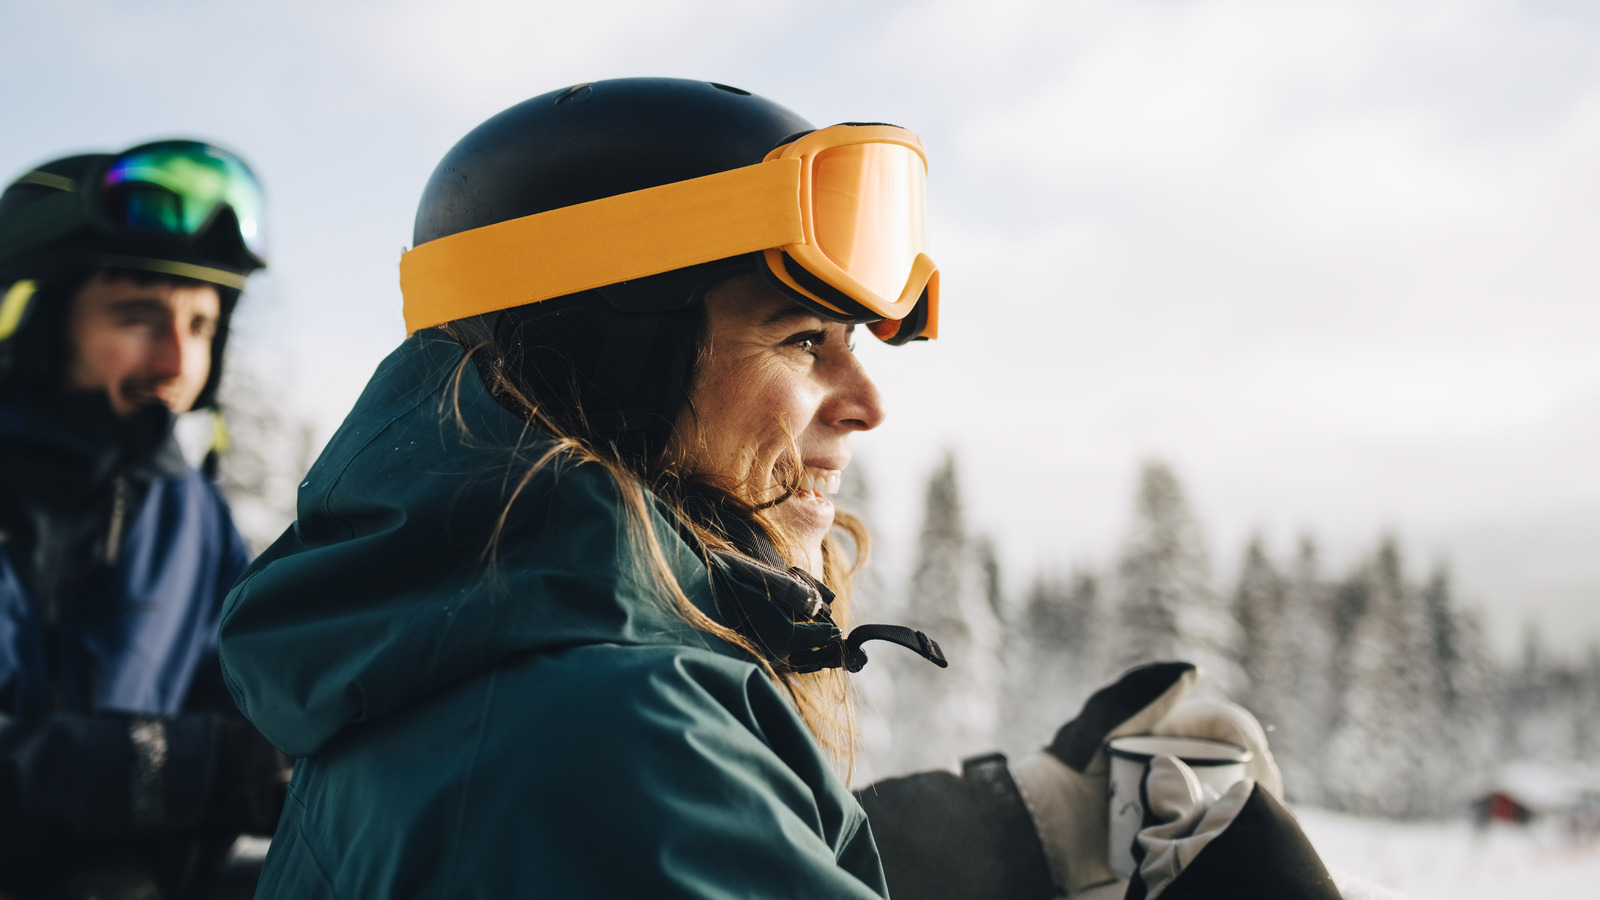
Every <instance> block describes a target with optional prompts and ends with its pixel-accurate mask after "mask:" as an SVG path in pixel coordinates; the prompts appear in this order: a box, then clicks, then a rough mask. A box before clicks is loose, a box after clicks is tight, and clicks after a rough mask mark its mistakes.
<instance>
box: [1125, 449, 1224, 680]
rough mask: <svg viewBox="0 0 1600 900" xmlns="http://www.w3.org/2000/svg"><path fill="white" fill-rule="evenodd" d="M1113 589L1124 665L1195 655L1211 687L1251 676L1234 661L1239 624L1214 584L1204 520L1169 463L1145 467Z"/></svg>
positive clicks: (1187, 657)
mask: <svg viewBox="0 0 1600 900" xmlns="http://www.w3.org/2000/svg"><path fill="white" fill-rule="evenodd" d="M1113 596H1115V598H1116V616H1117V623H1118V627H1117V633H1116V636H1115V638H1114V640H1115V643H1116V648H1117V653H1116V657H1117V660H1118V663H1119V665H1121V666H1124V667H1125V666H1131V665H1137V664H1139V663H1145V662H1152V661H1155V660H1163V659H1182V660H1187V661H1189V662H1192V663H1195V664H1197V665H1199V666H1200V667H1201V668H1202V670H1203V671H1204V672H1205V673H1206V681H1205V682H1202V690H1204V691H1207V692H1221V693H1229V692H1231V691H1233V690H1235V689H1236V688H1237V687H1238V685H1239V684H1240V683H1241V682H1242V681H1243V676H1242V675H1241V674H1240V672H1239V669H1238V666H1237V665H1236V664H1235V663H1234V661H1233V650H1234V647H1235V646H1236V645H1237V642H1238V626H1237V624H1236V623H1235V622H1234V621H1233V617H1232V615H1231V614H1230V613H1229V611H1228V608H1227V604H1226V602H1225V601H1224V600H1223V599H1222V598H1221V597H1220V596H1219V595H1218V593H1217V591H1216V590H1215V589H1214V588H1213V587H1212V584H1211V564H1210V558H1209V555H1208V554H1207V552H1206V548H1205V543H1204V541H1203V539H1202V537H1201V534H1200V526H1199V525H1198V523H1196V521H1195V519H1194V516H1193V515H1192V514H1191V513H1190V511H1189V503H1188V500H1187V499H1185V497H1184V493H1183V488H1182V487H1181V486H1180V485H1179V484H1178V478H1177V476H1176V475H1174V474H1173V472H1172V469H1171V468H1169V467H1168V466H1167V465H1166V464H1165V463H1162V462H1159V461H1152V462H1148V463H1146V464H1145V465H1144V468H1143V470H1142V471H1141V473H1140V478H1139V491H1138V495H1137V498H1136V503H1135V508H1134V518H1133V525H1132V527H1131V529H1130V530H1129V534H1128V538H1127V540H1126V542H1125V543H1124V545H1123V549H1122V554H1121V558H1120V561H1119V563H1118V566H1117V580H1116V588H1115V590H1114V593H1113Z"/></svg>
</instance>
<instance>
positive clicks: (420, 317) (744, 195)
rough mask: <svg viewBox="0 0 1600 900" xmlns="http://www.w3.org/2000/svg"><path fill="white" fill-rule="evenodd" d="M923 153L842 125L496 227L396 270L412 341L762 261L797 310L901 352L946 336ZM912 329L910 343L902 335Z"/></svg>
mask: <svg viewBox="0 0 1600 900" xmlns="http://www.w3.org/2000/svg"><path fill="white" fill-rule="evenodd" d="M926 185H927V155H926V153H924V151H923V149H922V142H921V140H919V139H918V138H917V136H916V135H915V134H913V133H912V132H910V131H907V130H906V129H904V128H897V127H895V126H893V125H835V126H833V127H831V128H824V129H821V130H819V131H813V132H810V133H808V134H806V135H804V136H802V137H800V138H799V139H797V140H795V141H793V142H791V143H788V144H785V145H783V146H781V147H779V148H777V149H776V150H773V151H772V152H771V153H769V154H768V155H767V158H766V159H765V160H764V161H762V162H760V163H757V164H755V165H753V166H745V167H743V168H739V169H731V170H728V171H726V172H717V173H715V174H712V175H706V176H703V177H700V178H691V179H689V180H687V181H679V182H674V183H672V184H664V185H660V186H658V187H652V188H646V189H644V190H640V191H633V192H630V193H626V194H618V195H615V196H612V197H603V198H601V199H599V200H592V201H590V202H588V203H579V204H576V205H573V206H566V207H562V208H560V209H553V210H549V211H547V212H542V213H536V214H534V215H531V216H524V217H522V218H520V219H511V220H509V221H505V222H497V223H495V224H493V225H486V226H484V227H482V228H475V229H472V230H471V231H463V232H460V233H458V234H453V235H448V236H446V237H442V238H439V239H437V240H433V241H429V242H427V243H425V244H422V245H420V246H418V247H416V248H415V249H413V250H411V251H410V252H408V253H406V254H404V255H403V256H402V257H401V259H400V289H401V293H402V294H403V295H404V298H405V318H406V331H407V332H415V331H417V330H419V329H422V328H428V327H430V326H433V325H439V324H442V323H444V322H449V321H453V320H456V319H463V318H467V317H469V316H475V315H481V314H483V313H487V312H494V311H496V310H501V309H510V308H511V307H515V306H523V305H526V304H529V303H536V302H538V301H540V300H548V299H550V298H552V297H562V296H565V295H567V294H574V293H578V292H580V291H586V290H592V289H594V288H599V287H604V286H606V285H608V284H617V283H619V282H623V281H631V280H633V279H636V278H644V277H646V276H649V275H656V274H660V273H662V272H669V271H672V270H674V269H681V268H685V267H687V266H692V265H697V264H700V263H706V262H712V261H714V260H719V259H727V258H729V257H734V256H740V255H743V254H752V253H759V254H760V258H761V259H762V261H763V263H764V264H765V266H766V268H767V270H768V273H769V274H770V275H771V277H772V278H773V279H774V280H775V281H777V282H778V283H780V284H781V285H782V287H783V288H784V290H785V291H786V292H787V293H789V294H790V295H791V296H793V297H794V298H795V299H796V300H797V301H799V302H800V303H802V304H803V305H806V306H808V307H810V308H812V309H815V310H816V311H817V312H819V313H821V314H823V315H825V316H828V317H830V318H834V319H839V320H843V321H854V322H870V323H871V324H870V325H869V327H870V328H871V330H872V331H873V333H874V334H877V335H878V336H879V337H881V338H883V339H884V340H886V341H891V342H892V343H902V342H904V341H907V340H911V339H913V338H932V337H935V336H937V333H938V308H939V270H938V267H937V266H935V265H934V263H933V260H932V259H931V258H930V257H929V256H928V253H927V237H926V233H927V232H926V215H927V213H926V200H925V197H926ZM908 327H909V330H910V331H911V333H905V332H907V331H908Z"/></svg>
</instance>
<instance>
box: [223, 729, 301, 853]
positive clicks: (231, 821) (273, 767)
mask: <svg viewBox="0 0 1600 900" xmlns="http://www.w3.org/2000/svg"><path fill="white" fill-rule="evenodd" d="M213 747H214V748H215V754H216V755H215V758H214V760H213V763H212V767H211V770H212V772H214V773H215V774H214V776H213V779H212V784H211V806H210V814H209V816H208V817H207V818H208V821H209V822H210V824H212V825H213V826H215V827H217V828H218V829H222V830H226V831H230V832H232V833H235V834H253V835H262V836H270V835H271V834H272V833H273V832H274V831H276V830H277V828H278V816H279V814H280V813H282V812H283V801H284V798H286V797H287V796H288V793H289V777H290V775H292V774H293V772H294V765H293V763H292V762H291V761H290V759H289V758H288V757H287V756H284V755H283V753H281V752H280V751H279V750H278V748H277V747H274V746H272V744H270V743H268V742H267V739H266V738H264V737H262V736H261V733H260V732H258V731H256V729H255V727H254V726H252V725H251V724H250V723H249V722H247V721H245V720H244V719H241V718H237V717H233V716H223V717H218V719H217V720H216V740H215V742H214V743H213Z"/></svg>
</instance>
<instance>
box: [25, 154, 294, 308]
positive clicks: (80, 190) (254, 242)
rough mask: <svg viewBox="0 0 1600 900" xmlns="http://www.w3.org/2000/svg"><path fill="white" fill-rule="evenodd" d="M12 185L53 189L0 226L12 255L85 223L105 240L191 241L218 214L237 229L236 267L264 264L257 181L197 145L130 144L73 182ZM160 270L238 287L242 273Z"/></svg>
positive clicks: (48, 177) (53, 178) (57, 179)
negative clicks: (241, 256)
mask: <svg viewBox="0 0 1600 900" xmlns="http://www.w3.org/2000/svg"><path fill="white" fill-rule="evenodd" d="M17 183H18V184H33V185H38V186H41V187H46V188H54V189H56V190H58V191H60V192H61V193H60V194H59V195H57V196H54V197H50V198H48V199H45V200H40V201H38V202H36V203H32V204H28V206H27V207H24V208H23V209H22V210H19V215H18V216H17V220H16V221H15V222H14V223H7V224H9V225H11V227H9V228H0V232H3V237H0V244H6V245H15V246H16V247H17V248H18V249H19V251H23V252H25V251H26V250H27V249H28V248H29V247H30V246H40V245H45V244H49V243H51V242H53V241H56V240H59V239H60V238H62V237H64V236H66V235H69V234H72V233H73V232H76V231H79V230H81V229H83V228H84V227H85V225H86V224H87V225H88V226H90V227H92V228H93V229H94V230H95V231H98V232H99V233H101V234H103V235H106V236H108V237H111V238H113V239H118V238H131V239H134V240H136V241H137V240H144V239H153V240H155V241H156V242H160V241H162V240H163V239H166V238H171V239H174V241H175V242H179V243H185V244H192V242H193V241H194V240H196V239H198V238H201V237H202V236H204V235H207V234H208V232H210V231H211V229H212V227H213V225H214V224H215V223H216V222H217V218H218V216H219V215H220V214H221V213H222V211H223V210H224V209H226V210H228V211H230V212H231V213H232V215H233V219H234V222H235V223H236V225H237V237H238V242H239V246H240V247H241V248H242V249H243V252H244V256H245V260H241V262H248V263H249V265H248V266H244V267H243V268H246V269H254V268H259V267H262V266H265V265H266V256H267V238H266V229H265V227H264V222H263V218H262V216H263V209H264V207H265V198H264V194H263V192H262V189H261V183H260V182H259V181H258V180H257V179H256V177H255V174H254V173H252V172H251V171H250V167H249V166H247V165H246V164H245V162H244V160H242V159H240V158H239V157H237V156H235V155H233V154H232V153H229V152H228V151H226V150H223V149H220V148H218V147H214V146H212V145H210V144H207V143H203V142H201V141H191V140H168V141H157V142H155V143H150V144H143V145H141V146H138V147H134V148H133V149H131V150H126V151H123V152H122V153H119V154H116V155H115V156H112V157H110V159H109V160H108V161H107V162H105V163H104V164H102V165H98V166H95V167H94V168H92V169H91V170H90V172H89V173H88V174H87V175H86V176H85V177H84V179H82V181H81V182H80V181H78V180H75V179H71V178H67V177H64V176H61V175H55V174H52V173H49V172H31V173H29V174H27V175H24V176H23V177H22V178H21V179H19V180H18V182H17ZM12 232H16V234H14V235H13V233H12ZM184 255H185V256H187V255H191V254H184ZM97 261H99V262H102V263H104V264H107V265H120V264H128V265H134V266H135V267H141V268H149V267H151V265H153V264H154V263H155V262H156V261H154V260H149V259H145V258H144V257H143V256H139V257H134V256H128V257H121V256H115V255H103V256H102V257H98V258H97ZM168 269H170V270H171V274H177V275H189V276H193V277H198V278H202V279H205V280H209V281H215V282H218V283H221V284H226V285H228V286H231V287H242V286H243V285H244V277H243V276H242V275H240V274H238V273H236V272H232V271H228V270H224V269H213V268H212V267H209V266H198V265H187V264H180V263H176V262H174V263H172V264H171V265H170V266H168ZM166 270H167V269H163V271H166ZM191 270H192V271H191Z"/></svg>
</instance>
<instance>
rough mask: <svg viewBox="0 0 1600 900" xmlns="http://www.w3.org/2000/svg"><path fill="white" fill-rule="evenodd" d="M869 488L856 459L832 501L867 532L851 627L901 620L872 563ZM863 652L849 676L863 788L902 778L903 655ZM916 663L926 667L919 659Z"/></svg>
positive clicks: (857, 772)
mask: <svg viewBox="0 0 1600 900" xmlns="http://www.w3.org/2000/svg"><path fill="white" fill-rule="evenodd" d="M872 484H873V482H872V470H871V469H870V468H869V467H868V465H867V464H866V462H865V461H864V460H862V459H861V458H859V457H857V459H856V460H855V461H854V462H852V463H851V464H850V468H849V469H848V470H847V471H846V472H845V474H844V477H843V479H841V480H840V484H839V493H838V494H837V495H835V496H834V498H833V503H834V505H835V506H837V507H838V508H839V509H840V510H843V511H845V512H848V513H851V514H853V515H854V516H855V517H856V518H858V519H860V520H861V521H862V523H863V524H864V525H866V526H867V528H868V529H869V531H870V532H871V544H870V546H869V548H868V549H869V562H868V564H867V566H866V568H864V569H861V570H860V571H858V572H856V576H855V578H854V579H853V580H852V583H851V590H850V621H851V623H852V624H862V623H865V622H898V621H899V620H900V615H899V612H900V611H899V610H898V609H897V608H896V607H897V603H896V600H897V599H898V598H897V597H895V596H894V595H893V594H892V593H891V592H890V591H888V590H887V589H886V587H885V579H884V577H883V572H882V571H881V569H880V568H879V565H878V563H877V560H880V559H882V558H883V557H882V556H881V555H880V551H881V549H882V548H881V544H880V540H881V538H880V537H879V533H878V532H877V531H875V530H873V524H874V519H875V516H874V512H875V510H874V508H873V490H872ZM834 534H835V536H836V537H838V538H839V539H840V540H841V541H843V542H844V543H845V545H846V546H847V548H848V549H847V551H846V552H848V553H855V552H856V548H854V547H853V546H852V541H851V539H850V538H849V536H848V535H847V534H845V533H844V532H843V531H842V530H839V531H836V532H834ZM867 647H868V650H869V652H870V654H871V658H870V661H869V662H868V664H867V666H866V668H864V669H862V670H861V671H860V672H858V673H857V674H855V675H853V676H851V677H850V700H851V703H852V704H853V707H854V709H853V712H854V714H855V726H856V727H855V731H856V748H855V750H856V752H855V765H854V767H853V772H852V774H853V776H854V778H855V779H856V782H857V783H859V784H866V783H869V782H871V781H873V780H875V779H878V778H882V777H886V776H888V775H896V774H904V773H903V772H901V771H900V770H898V769H895V768H893V764H894V760H893V752H894V741H893V734H894V709H895V690H894V684H895V679H894V677H893V676H894V667H895V665H896V662H897V660H896V657H897V656H900V655H902V654H901V653H900V652H899V651H898V650H897V649H896V648H892V647H888V646H887V645H882V644H868V645H867ZM878 648H882V649H878ZM915 661H916V662H918V663H921V664H922V665H927V663H924V662H922V660H920V659H919V660H915Z"/></svg>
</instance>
